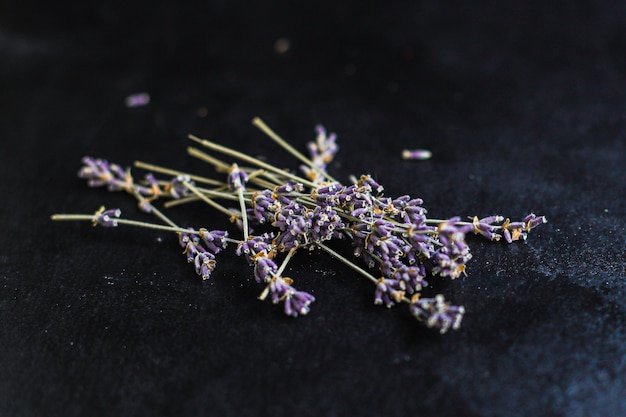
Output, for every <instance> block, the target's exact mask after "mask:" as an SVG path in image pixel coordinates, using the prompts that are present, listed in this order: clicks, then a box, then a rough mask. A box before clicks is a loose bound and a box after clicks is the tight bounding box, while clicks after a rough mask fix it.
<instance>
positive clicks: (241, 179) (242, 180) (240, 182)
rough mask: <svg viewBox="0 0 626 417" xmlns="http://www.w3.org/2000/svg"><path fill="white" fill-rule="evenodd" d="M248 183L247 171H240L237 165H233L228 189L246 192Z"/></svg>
mask: <svg viewBox="0 0 626 417" xmlns="http://www.w3.org/2000/svg"><path fill="white" fill-rule="evenodd" d="M247 182H248V174H246V172H245V171H243V170H241V169H239V166H238V165H237V164H232V165H231V167H230V168H229V169H228V177H227V184H228V189H230V190H232V191H235V190H244V189H245V188H246V183H247Z"/></svg>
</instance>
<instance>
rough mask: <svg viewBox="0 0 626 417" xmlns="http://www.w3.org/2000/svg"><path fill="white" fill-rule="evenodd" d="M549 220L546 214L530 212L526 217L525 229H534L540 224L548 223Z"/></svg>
mask: <svg viewBox="0 0 626 417" xmlns="http://www.w3.org/2000/svg"><path fill="white" fill-rule="evenodd" d="M547 222H548V220H547V219H546V217H545V216H537V215H535V214H534V213H530V214H529V215H527V216H526V217H524V221H523V223H524V229H525V230H526V231H530V230H531V229H534V228H535V227H537V226H539V225H540V224H544V223H547Z"/></svg>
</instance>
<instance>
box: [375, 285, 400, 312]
mask: <svg viewBox="0 0 626 417" xmlns="http://www.w3.org/2000/svg"><path fill="white" fill-rule="evenodd" d="M404 286H405V284H404V282H403V281H400V280H395V279H386V278H380V279H379V280H378V282H377V283H376V291H375V292H374V304H384V305H385V306H386V307H387V308H389V307H391V306H393V305H394V304H395V303H397V302H400V301H401V300H402V298H403V297H404V289H405V288H404Z"/></svg>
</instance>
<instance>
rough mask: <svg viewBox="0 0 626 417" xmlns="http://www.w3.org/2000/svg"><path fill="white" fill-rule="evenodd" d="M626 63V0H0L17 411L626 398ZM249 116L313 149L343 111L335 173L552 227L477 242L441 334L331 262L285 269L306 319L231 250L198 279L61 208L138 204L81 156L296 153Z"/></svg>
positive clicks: (213, 411) (591, 405)
mask: <svg viewBox="0 0 626 417" xmlns="http://www.w3.org/2000/svg"><path fill="white" fill-rule="evenodd" d="M280 37H285V38H288V39H289V40H290V41H291V44H290V45H291V48H290V49H289V50H288V51H287V53H285V54H276V53H275V52H274V49H273V45H274V42H275V41H276V40H277V39H278V38H280ZM625 57H626V6H625V4H624V2H623V1H603V2H600V1H596V2H594V1H576V2H569V1H553V2H548V3H546V2H539V1H529V2H488V1H481V2H464V1H451V2H445V3H444V2H437V1H417V2H413V1H404V2H401V1H399V2H393V3H385V4H384V3H383V2H343V3H341V4H338V5H336V4H333V3H332V2H327V3H320V2H315V3H307V4H306V5H303V6H297V7H296V6H293V5H291V3H290V2H286V1H268V2H259V4H253V2H250V4H247V3H245V2H229V1H215V2H207V3H201V2H186V3H185V5H180V4H177V2H174V1H171V2H157V3H156V4H152V3H148V2H145V3H144V4H136V5H131V4H125V3H121V2H120V3H119V4H114V3H109V4H106V3H103V4H99V5H97V4H93V3H91V2H75V3H71V2H65V3H63V2H61V3H57V2H52V3H44V2H35V1H24V2H19V3H18V2H14V4H7V2H0V62H1V65H0V137H1V142H0V174H1V175H2V180H1V181H0V185H1V187H2V188H1V191H2V195H3V202H2V205H1V206H0V225H1V233H0V265H1V268H0V280H1V281H2V283H1V286H0V317H1V319H0V352H1V353H0V375H1V378H0V415H2V416H10V417H14V416H42V415H46V416H86V415H110V416H114V415H124V416H147V415H153V416H154V415H164V416H165V415H177V416H179V415H184V416H191V415H194V416H197V415H215V416H217V415H219V416H223V415H232V416H257V415H276V416H282V415H300V416H345V415H359V416H383V415H385V416H405V415H412V416H432V415H438V416H537V415H541V416H567V417H578V416H602V417H604V416H624V415H626V400H625V398H626V396H625V392H626V380H625V377H624V375H625V374H626V329H625V328H624V325H625V312H626V303H625V301H624V300H625V299H626V282H625V280H626V278H625V275H626V273H625V263H626V238H625V237H624V236H625V232H626V203H625V199H624V197H625V196H626V176H625V173H624V172H625V167H626V147H625V144H626V59H625ZM138 91H148V92H149V93H150V94H151V96H152V102H151V103H150V104H149V105H148V106H146V107H142V108H135V109H129V108H126V107H125V106H124V97H126V96H127V95H128V94H131V93H135V92H138ZM201 107H204V108H206V109H207V110H208V114H207V115H206V116H205V117H199V115H198V109H199V108H201ZM256 115H258V116H261V117H263V118H264V119H265V120H266V121H267V122H268V123H269V124H270V125H271V126H272V127H273V128H275V129H276V130H277V131H278V132H280V133H281V134H282V135H283V136H284V137H285V138H288V139H289V140H290V141H291V142H292V143H293V144H294V146H296V147H297V148H299V149H303V147H304V144H305V143H306V142H307V141H308V140H310V139H312V138H313V131H312V128H313V126H314V125H315V124H316V123H320V122H321V123H324V124H325V125H326V126H327V127H328V128H329V129H331V130H334V131H337V132H338V133H339V144H340V146H341V152H340V154H339V156H338V158H337V160H336V162H335V163H333V164H332V167H331V170H332V172H333V173H334V174H336V176H337V177H339V178H341V179H346V178H347V177H348V175H350V174H361V173H371V174H372V175H374V176H375V177H376V178H377V179H378V180H379V182H381V183H382V184H384V185H385V187H386V190H387V193H388V194H389V195H399V194H403V193H410V194H411V195H414V196H420V197H422V198H423V199H424V200H425V206H426V207H427V208H428V209H429V211H430V213H431V215H432V216H435V217H449V216H453V215H473V214H479V215H483V214H485V215H486V214H492V213H502V214H505V215H508V216H511V217H513V218H520V217H522V216H523V215H525V214H526V213H528V212H530V211H533V212H536V213H539V214H545V215H546V216H547V217H548V219H549V221H550V222H549V223H548V224H546V225H544V226H543V227H541V229H538V230H537V231H536V233H532V234H531V235H530V238H529V240H528V242H526V243H518V244H514V245H505V244H495V243H490V242H484V241H481V240H478V239H471V240H470V244H471V246H472V250H473V253H474V259H473V260H472V261H471V262H470V264H469V268H468V272H469V276H468V277H467V278H463V279H458V280H456V281H453V282H449V281H445V282H444V281H437V280H432V281H433V287H432V288H430V289H429V290H428V291H430V292H442V293H444V294H446V296H447V297H449V298H450V299H451V300H453V301H454V302H456V303H458V304H463V305H465V307H466V309H467V314H466V318H465V321H464V323H463V327H462V329H461V330H459V331H457V332H452V333H450V334H447V335H445V336H440V335H438V334H436V333H434V332H431V331H428V330H425V329H423V328H422V327H421V326H420V325H419V324H418V323H417V322H415V321H414V320H413V319H412V318H411V317H410V316H409V314H408V312H407V311H406V309H405V308H403V307H397V308H396V309H393V310H387V309H384V308H380V307H377V306H374V305H373V303H372V300H373V288H372V287H371V284H369V283H368V282H365V281H364V280H362V279H360V278H359V277H358V276H355V274H354V273H353V272H351V271H350V270H349V269H347V268H346V267H344V266H342V265H341V264H338V263H337V262H334V261H332V260H330V259H328V257H327V256H325V255H323V254H312V255H308V254H302V255H300V256H298V257H297V258H295V260H294V262H293V264H292V267H291V268H290V274H291V275H292V276H293V277H294V278H296V280H297V282H298V286H299V288H301V289H304V290H310V291H312V292H313V293H314V295H315V296H316V297H317V301H316V302H315V303H314V304H313V306H312V311H311V314H310V315H309V316H307V317H304V318H299V319H296V320H294V319H290V318H287V317H285V316H284V315H282V313H281V312H280V310H279V308H277V307H275V306H272V305H271V304H270V303H261V302H260V301H258V300H256V296H257V295H258V293H259V291H260V288H259V287H258V285H257V284H256V283H255V282H254V280H253V279H251V274H250V272H251V271H250V270H249V268H248V267H247V266H246V265H245V264H244V263H243V262H241V260H240V259H238V258H237V257H236V256H235V255H234V254H232V253H226V254H224V255H223V256H221V257H220V259H219V265H218V269H217V271H216V273H215V274H214V276H213V277H212V279H211V282H205V283H201V282H200V281H199V279H198V278H197V276H196V275H195V274H194V273H193V270H192V268H191V267H190V266H189V265H186V264H185V262H184V258H183V256H182V255H180V250H179V248H178V246H177V243H176V240H175V237H173V236H169V235H166V234H164V233H159V232H153V231H143V230H135V229H130V228H119V229H117V230H111V229H99V228H92V227H90V226H89V225H88V224H87V223H82V224H78V223H53V222H51V221H50V220H49V216H50V214H52V213H54V212H84V213H89V212H92V211H93V210H95V209H96V208H97V207H98V206H99V205H100V204H105V205H107V206H108V207H116V206H119V207H121V208H122V209H124V210H125V213H128V214H129V215H130V216H131V217H136V218H142V216H141V215H140V214H136V211H134V207H133V205H134V203H133V202H132V201H130V199H129V198H128V197H127V196H124V195H114V194H108V193H107V192H105V191H102V190H92V189H88V188H87V187H86V186H85V185H84V184H83V183H82V182H81V181H79V180H78V179H76V177H75V174H76V171H77V169H78V167H79V166H80V158H81V157H82V156H83V155H85V154H89V155H94V156H99V157H103V158H108V159H110V160H113V161H117V162H119V163H121V164H125V165H128V164H131V163H132V161H133V160H135V159H141V160H146V161H150V162H155V163H160V164H164V165H167V166H171V167H175V168H179V169H185V170H189V171H193V172H198V173H202V172H205V173H206V172H208V171H207V170H206V168H205V166H203V165H202V164H201V163H199V162H198V161H195V160H192V158H190V157H188V156H186V154H185V147H186V146H187V145H188V143H187V141H186V140H185V137H186V135H187V133H194V134H197V135H199V136H204V137H209V138H212V139H214V140H216V141H219V142H222V143H225V144H229V145H231V146H233V147H236V148H237V149H241V150H246V151H248V152H250V153H252V154H254V155H261V154H263V155H266V156H267V158H268V160H270V161H271V162H274V163H276V164H278V165H280V166H285V167H292V168H296V167H297V165H298V164H297V163H296V162H295V161H292V159H290V158H289V157H288V156H287V155H286V154H285V153H284V152H283V151H281V150H278V149H277V147H276V145H274V144H272V143H270V141H269V140H267V139H265V138H264V136H263V135H262V134H261V133H260V132H258V131H256V129H255V128H254V127H252V126H251V125H250V123H249V122H250V119H251V118H252V117H253V116H256ZM405 147H409V148H413V147H422V148H427V149H431V150H432V151H433V154H434V157H433V158H432V159H431V160H430V161H427V162H405V161H402V160H401V159H400V151H401V150H402V149H403V148H405ZM171 213H172V217H174V218H175V219H177V220H178V221H180V222H181V223H184V222H189V223H188V224H189V225H197V226H206V227H211V228H213V227H218V226H226V225H227V224H226V222H225V221H224V220H223V219H222V218H221V217H220V216H219V215H216V214H214V213H212V212H211V211H209V210H206V209H205V208H204V207H200V206H189V207H187V208H178V209H175V210H174V209H173V210H172V212H171Z"/></svg>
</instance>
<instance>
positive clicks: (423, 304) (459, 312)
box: [410, 294, 465, 333]
mask: <svg viewBox="0 0 626 417" xmlns="http://www.w3.org/2000/svg"><path fill="white" fill-rule="evenodd" d="M410 311H411V314H412V315H413V316H414V317H415V318H417V319H418V320H420V321H424V322H425V323H426V326H428V327H431V328H435V329H439V332H440V333H445V332H447V331H448V330H450V329H454V330H456V329H458V328H459V327H460V326H461V320H462V319H463V314H465V308H463V306H453V305H450V304H449V303H447V302H446V301H445V299H444V297H443V295H441V294H439V295H437V296H435V298H420V297H419V294H416V295H415V296H413V299H412V300H411V304H410Z"/></svg>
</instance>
